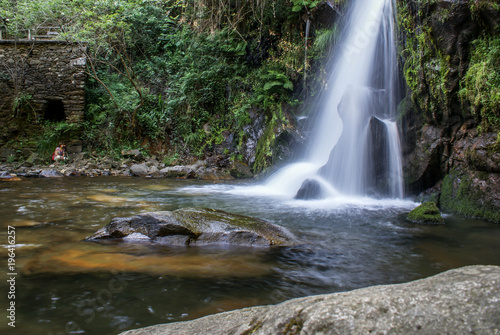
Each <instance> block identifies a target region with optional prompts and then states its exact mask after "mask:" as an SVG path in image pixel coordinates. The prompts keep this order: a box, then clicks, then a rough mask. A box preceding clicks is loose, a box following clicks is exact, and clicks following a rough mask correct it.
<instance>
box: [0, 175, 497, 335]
mask: <svg viewBox="0 0 500 335" xmlns="http://www.w3.org/2000/svg"><path fill="white" fill-rule="evenodd" d="M417 205H418V204H417V203H415V202H413V201H410V200H393V199H392V200H391V199H389V200H384V199H370V198H345V197H338V198H329V199H324V200H318V201H298V200H293V199H290V198H287V197H284V196H281V195H279V194H274V195H273V194H272V193H270V192H268V191H267V190H266V189H265V188H262V187H259V186H255V185H254V184H250V183H249V182H240V181H238V182H236V181H234V182H223V183H222V182H206V181H196V180H175V179H152V178H127V177H97V178H89V177H75V178H39V179H23V180H22V181H20V182H2V183H0V217H1V220H0V222H1V231H0V235H1V237H0V238H1V242H0V246H1V247H2V248H3V249H4V250H8V247H9V244H8V232H9V231H10V230H12V228H8V227H9V226H10V227H14V228H15V267H16V272H15V273H16V275H15V298H14V299H11V298H8V294H7V293H8V292H9V289H10V286H9V283H8V282H7V281H6V280H7V279H9V277H8V276H7V274H8V273H9V271H8V257H7V252H4V253H3V254H2V255H3V257H2V262H3V264H2V269H3V271H2V273H3V277H2V278H3V279H2V281H1V284H0V286H1V291H2V294H1V297H0V306H1V311H2V312H1V313H0V316H1V317H2V322H1V324H0V332H1V333H5V331H8V333H9V334H23V335H30V334H118V333H119V332H121V331H124V330H128V329H134V328H139V327H145V326H149V325H153V324H159V323H167V322H174V321H184V320H190V319H194V318H199V317H202V316H205V315H209V314H213V313H218V312H222V311H229V310H233V309H237V308H243V307H248V306H256V305H263V304H275V303H279V302H281V301H284V300H287V299H291V298H296V297H303V296H307V295H313V294H323V293H332V292H341V291H347V290H353V289H357V288H362V287H367V286H371V285H380V284H393V283H402V282H407V281H411V280H415V279H419V278H424V277H427V276H430V275H434V274H437V273H440V272H442V271H445V270H448V269H452V268H457V267H461V266H465V265H474V264H495V265H500V229H499V228H500V227H499V226H498V225H496V224H492V223H488V222H486V221H481V220H472V219H463V218H460V217H456V216H453V215H447V214H445V215H444V217H445V222H446V224H445V225H439V226H430V225H415V224H411V223H409V222H407V221H406V220H405V214H406V213H408V212H409V211H410V210H411V209H413V208H415V207H416V206H417ZM185 207H209V208H216V209H220V210H225V211H228V212H231V213H236V214H243V215H249V216H254V217H257V218H260V219H265V220H268V221H270V222H272V223H275V224H279V225H281V226H284V227H286V228H287V229H289V230H290V231H291V232H292V233H293V234H294V235H296V236H297V237H298V239H299V240H300V242H301V243H300V244H299V245H297V246H294V247H281V248H280V247H276V248H249V247H229V246H199V247H168V246H165V245H154V244H148V243H131V242H118V241H108V242H100V243H96V242H87V241H84V239H85V238H86V237H87V236H90V235H91V234H92V233H94V232H95V231H96V230H98V229H99V228H101V227H102V226H104V225H105V224H107V223H108V222H109V221H110V220H111V219H112V218H114V217H124V216H132V215H134V214H137V213H140V212H148V211H160V210H175V209H178V208H185ZM6 277H7V278H6ZM11 301H15V308H16V309H15V325H16V327H15V328H12V327H10V326H8V322H9V321H8V319H7V318H6V313H7V312H6V309H7V308H8V307H9V304H10V303H11ZM6 320H7V321H6Z"/></svg>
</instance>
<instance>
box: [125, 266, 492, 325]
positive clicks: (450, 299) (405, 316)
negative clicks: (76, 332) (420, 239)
mask: <svg viewBox="0 0 500 335" xmlns="http://www.w3.org/2000/svg"><path fill="white" fill-rule="evenodd" d="M499 333H500V267H499V266H469V267H464V268H460V269H455V270H450V271H447V272H444V273H441V274H438V275H436V276H433V277H429V278H426V279H421V280H417V281H413V282H410V283H406V284H398V285H384V286H373V287H367V288H363V289H359V290H354V291H351V292H343V293H334V294H327V295H319V296H311V297H306V298H299V299H293V300H289V301H286V302H283V303H281V304H278V305H274V306H261V307H251V308H246V309H242V310H235V311H231V312H225V313H220V314H215V315H210V316H206V317H203V318H200V319H196V320H192V321H185V322H174V323H170V324H163V325H156V326H151V327H146V328H142V329H137V330H130V331H126V332H124V333H121V335H160V334H168V335H181V334H183V335H185V334H189V335H198V334H199V335H208V334H212V335H215V334H217V335H225V334H227V335H229V334H231V335H238V334H239V335H243V334H253V335H259V334H260V335H269V334H304V335H305V334H339V335H340V334H341V335H345V334H428V335H431V334H432V335H434V334H457V335H462V334H499Z"/></svg>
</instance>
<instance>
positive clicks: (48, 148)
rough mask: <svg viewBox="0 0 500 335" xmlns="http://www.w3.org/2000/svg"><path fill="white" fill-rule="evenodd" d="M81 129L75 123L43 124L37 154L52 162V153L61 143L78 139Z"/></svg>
mask: <svg viewBox="0 0 500 335" xmlns="http://www.w3.org/2000/svg"><path fill="white" fill-rule="evenodd" d="M80 131H81V129H80V126H79V125H77V124H74V123H67V122H56V123H54V122H46V123H45V124H43V129H42V134H41V135H40V137H39V139H38V141H37V143H38V144H37V152H38V154H39V155H40V157H43V159H45V161H47V162H48V161H50V159H51V157H52V153H53V152H54V150H55V148H56V147H57V146H58V144H59V142H67V141H68V140H70V139H74V138H77V137H78V134H79V133H80Z"/></svg>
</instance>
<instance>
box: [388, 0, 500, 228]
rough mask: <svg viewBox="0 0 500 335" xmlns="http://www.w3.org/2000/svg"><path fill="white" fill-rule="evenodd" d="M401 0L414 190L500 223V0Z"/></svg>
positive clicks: (409, 179)
mask: <svg viewBox="0 0 500 335" xmlns="http://www.w3.org/2000/svg"><path fill="white" fill-rule="evenodd" d="M397 4H398V25H399V32H400V40H399V48H400V56H401V58H400V59H401V69H402V77H403V78H402V79H403V80H402V81H403V82H404V85H402V86H403V87H404V89H403V91H404V92H405V93H404V94H403V99H402V103H401V104H400V106H399V112H400V121H401V123H400V124H401V130H402V134H403V156H404V157H403V160H404V164H403V166H404V175H405V179H406V180H405V182H406V185H407V194H410V195H418V194H421V195H423V197H422V198H421V199H422V200H425V199H431V200H434V201H437V203H438V204H439V206H440V208H441V209H442V210H443V211H445V212H454V213H458V214H460V215H464V216H469V217H478V218H484V219H487V220H490V221H493V222H500V220H499V215H498V214H497V213H498V212H499V211H500V207H499V206H500V201H499V199H500V187H499V184H500V183H499V180H500V145H499V143H500V139H499V135H498V133H499V131H500V94H499V88H498V87H500V37H499V36H500V34H499V32H500V4H499V3H498V1H488V0H484V1H442V0H426V1H413V0H412V1H400V0H399V1H397Z"/></svg>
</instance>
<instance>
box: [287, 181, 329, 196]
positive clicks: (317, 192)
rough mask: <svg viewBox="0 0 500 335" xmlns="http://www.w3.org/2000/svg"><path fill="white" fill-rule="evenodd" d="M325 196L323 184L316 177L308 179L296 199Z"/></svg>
mask: <svg viewBox="0 0 500 335" xmlns="http://www.w3.org/2000/svg"><path fill="white" fill-rule="evenodd" d="M324 197H325V195H324V192H323V189H322V188H321V184H320V183H319V182H318V181H317V180H315V179H306V180H304V182H303V183H302V186H300V189H299V190H298V191H297V194H296V195H295V198H294V199H297V200H315V199H323V198H324Z"/></svg>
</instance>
